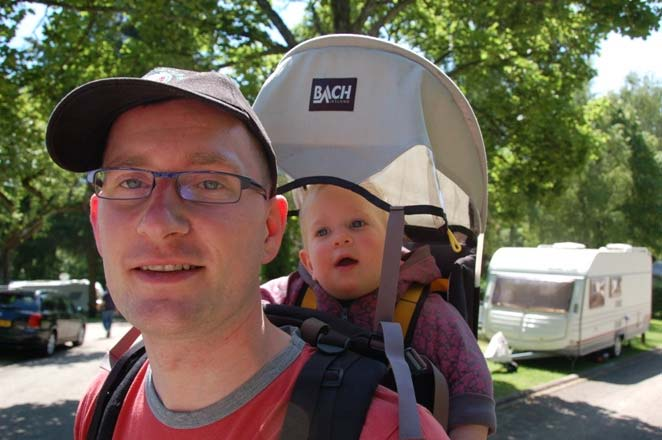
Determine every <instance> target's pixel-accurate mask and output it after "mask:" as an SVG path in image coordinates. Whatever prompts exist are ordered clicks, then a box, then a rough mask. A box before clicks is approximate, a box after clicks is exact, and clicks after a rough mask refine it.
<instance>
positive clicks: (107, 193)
mask: <svg viewBox="0 0 662 440" xmlns="http://www.w3.org/2000/svg"><path fill="white" fill-rule="evenodd" d="M93 183H94V192H95V193H96V194H97V195H98V196H99V197H102V198H105V199H116V200H131V199H141V198H144V197H147V196H149V194H150V192H151V191H152V187H153V185H154V175H152V173H150V172H149V171H141V170H121V169H120V170H99V171H97V172H96V174H95V175H94V179H93Z"/></svg>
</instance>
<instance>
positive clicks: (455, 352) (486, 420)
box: [261, 248, 496, 432]
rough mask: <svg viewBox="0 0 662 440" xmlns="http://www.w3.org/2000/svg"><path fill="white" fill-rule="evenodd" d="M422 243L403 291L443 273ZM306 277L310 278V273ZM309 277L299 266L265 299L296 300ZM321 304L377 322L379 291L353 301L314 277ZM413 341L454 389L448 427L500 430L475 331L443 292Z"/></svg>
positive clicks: (430, 301) (368, 323) (266, 287)
mask: <svg viewBox="0 0 662 440" xmlns="http://www.w3.org/2000/svg"><path fill="white" fill-rule="evenodd" d="M423 249H425V248H421V249H419V250H417V251H415V252H413V253H409V254H406V255H404V257H403V262H402V264H401V266H400V279H399V281H398V295H402V294H404V293H405V292H406V291H407V289H408V288H409V286H410V285H411V284H412V283H419V284H429V283H430V282H432V281H433V280H435V279H437V278H439V277H440V276H441V274H440V272H439V269H438V268H437V266H436V264H435V262H434V258H433V257H432V256H431V255H430V254H429V252H427V251H424V250H423ZM303 277H306V278H308V277H309V276H308V275H307V274H303ZM304 283H305V282H304V280H303V279H302V274H301V273H299V272H294V273H292V274H290V275H289V276H286V277H281V278H277V279H274V280H271V281H268V282H267V283H265V284H263V285H262V287H261V294H262V299H263V300H265V301H267V302H270V303H275V304H288V305H294V304H295V303H296V300H297V296H298V293H299V292H300V291H301V289H302V287H303V285H304ZM312 287H313V291H314V293H315V296H316V299H317V308H318V309H319V310H321V311H324V312H327V313H331V314H333V315H335V316H341V317H344V318H345V319H348V320H349V321H350V322H353V323H354V324H357V325H360V326H362V327H364V328H368V329H370V328H372V322H373V318H374V313H375V308H376V304H377V292H373V293H371V294H368V295H365V296H363V297H361V298H358V299H356V300H354V301H352V302H351V303H345V302H343V303H341V302H339V301H338V300H336V299H335V298H333V297H332V296H330V295H329V294H328V293H326V292H325V291H324V289H322V288H321V286H320V285H319V284H317V283H313V286H312ZM411 345H412V346H413V347H414V349H416V351H417V352H419V353H421V354H424V355H426V356H427V357H428V358H430V360H431V361H432V362H433V363H434V364H435V365H436V366H437V368H439V370H440V371H441V372H442V373H443V375H444V377H446V380H447V381H448V387H449V393H450V402H449V403H450V405H449V406H450V411H449V419H448V420H449V423H448V425H449V431H450V430H451V429H452V428H453V427H454V426H457V425H467V424H476V425H483V426H488V427H489V430H490V432H494V431H495V430H496V412H495V406H494V399H493V397H492V396H493V395H492V377H491V375H490V372H489V370H488V368H487V364H486V362H485V358H484V357H483V354H482V353H481V351H480V348H479V347H478V344H477V343H476V339H475V338H474V335H473V333H472V332H471V330H470V329H469V327H468V326H467V324H466V322H465V321H464V319H463V318H462V316H461V315H460V314H459V312H458V311H457V310H456V309H455V308H454V307H453V306H452V305H450V304H448V303H447V302H446V301H444V299H443V298H442V297H441V296H440V295H435V294H431V295H428V296H427V298H426V300H425V303H424V304H423V307H422V309H421V313H420V315H419V317H418V320H417V321H416V326H415V328H414V335H413V339H412V341H411Z"/></svg>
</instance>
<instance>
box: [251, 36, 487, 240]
mask: <svg viewBox="0 0 662 440" xmlns="http://www.w3.org/2000/svg"><path fill="white" fill-rule="evenodd" d="M254 107H255V111H256V112H257V113H258V115H259V117H260V119H261V121H262V123H263V125H264V127H265V128H266V130H267V133H269V136H270V137H271V140H272V142H273V145H274V149H275V150H276V155H277V157H278V162H279V166H280V168H281V171H282V172H284V173H285V174H286V175H288V176H289V177H290V178H292V179H300V178H304V177H309V176H333V177H338V178H341V179H345V180H348V181H351V182H354V183H357V184H358V183H361V182H364V181H366V180H369V181H371V182H374V183H375V184H376V185H377V186H378V187H379V189H380V190H381V191H382V192H383V194H382V196H383V199H384V200H385V201H386V202H388V203H389V204H391V205H397V206H409V205H433V206H438V207H442V208H443V209H444V211H445V212H446V215H447V218H448V222H449V224H451V225H460V226H464V227H467V228H469V229H471V230H472V231H473V232H474V233H477V234H480V233H482V232H484V230H485V222H486V218H487V166H486V158H485V148H484V145H483V140H482V137H481V133H480V128H479V126H478V123H477V121H476V118H475V116H474V113H473V111H472V110H471V107H470V106H469V103H468V102H467V100H466V98H465V97H464V96H463V95H462V93H461V92H460V90H459V89H458V88H457V86H456V85H455V84H454V83H453V82H452V81H451V80H450V79H449V78H448V77H447V76H446V75H445V74H444V73H443V72H441V70H439V69H438V68H437V67H436V66H434V65H433V64H432V63H430V62H429V61H427V60H425V59H424V58H422V57H420V56H419V55H417V54H415V53H414V52H412V51H410V50H408V49H405V48H403V47H400V46H398V45H395V44H392V43H389V42H385V41H382V40H378V39H375V38H371V37H365V36H358V35H330V36H324V37H320V38H315V39H312V40H309V41H306V42H305V43H302V44H300V45H298V46H297V47H295V48H294V49H292V50H291V51H290V52H289V53H287V54H286V55H285V57H284V58H283V59H282V61H281V62H280V63H279V64H278V66H277V68H276V70H275V71H274V73H273V74H272V75H271V76H270V77H269V79H268V80H267V82H266V83H265V84H264V86H263V88H262V90H261V91H260V93H259V95H258V97H257V99H256V101H255V105H254ZM416 217H419V216H412V217H411V218H409V217H408V218H407V222H408V223H412V224H421V223H423V224H424V223H428V224H425V225H426V226H430V224H429V220H425V221H422V222H419V221H417V220H416ZM434 226H438V224H435V225H434Z"/></svg>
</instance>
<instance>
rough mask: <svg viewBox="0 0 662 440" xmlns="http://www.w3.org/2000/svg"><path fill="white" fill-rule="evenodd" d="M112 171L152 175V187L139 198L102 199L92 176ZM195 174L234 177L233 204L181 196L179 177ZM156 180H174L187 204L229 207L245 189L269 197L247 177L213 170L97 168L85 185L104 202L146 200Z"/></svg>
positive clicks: (178, 191)
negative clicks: (236, 181)
mask: <svg viewBox="0 0 662 440" xmlns="http://www.w3.org/2000/svg"><path fill="white" fill-rule="evenodd" d="M114 170H124V171H140V172H145V173H150V174H151V175H152V177H153V178H152V187H151V188H150V189H149V192H148V193H147V194H146V195H144V196H141V197H130V198H111V197H104V196H102V195H101V194H99V193H98V192H97V186H96V185H95V184H94V176H95V175H96V174H97V173H98V172H102V171H103V172H105V171H114ZM195 173H208V174H218V175H223V176H232V177H236V178H238V179H239V181H240V182H241V187H240V188H241V189H240V191H239V196H238V197H237V200H235V201H233V202H205V201H201V200H191V199H187V198H186V197H184V196H183V195H182V192H181V189H180V188H181V186H180V185H179V176H181V175H182V174H195ZM157 178H162V179H175V187H176V188H177V195H178V196H179V197H180V198H181V199H182V200H186V201H188V202H194V203H204V204H209V205H229V204H233V203H238V202H239V200H241V194H242V193H243V192H244V190H245V189H254V190H256V191H257V192H258V194H260V195H261V196H262V197H264V199H265V200H268V199H269V197H268V196H267V190H266V188H265V187H264V186H262V185H260V184H259V183H257V182H256V181H255V180H253V179H251V178H250V177H247V176H242V175H240V174H234V173H227V172H225V171H213V170H190V171H152V170H146V169H144V168H133V167H108V168H97V169H94V170H91V171H89V172H88V173H87V177H86V180H87V183H89V184H90V185H92V188H93V191H94V194H96V196H97V197H99V198H101V199H105V200H142V199H147V198H149V196H151V195H152V193H153V192H154V188H156V179H157Z"/></svg>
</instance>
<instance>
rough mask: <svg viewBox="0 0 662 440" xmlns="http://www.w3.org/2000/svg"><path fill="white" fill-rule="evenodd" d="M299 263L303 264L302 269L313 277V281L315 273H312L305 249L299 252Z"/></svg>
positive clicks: (308, 256)
mask: <svg viewBox="0 0 662 440" xmlns="http://www.w3.org/2000/svg"><path fill="white" fill-rule="evenodd" d="M299 261H301V264H303V267H305V268H306V270H307V271H308V273H309V274H310V276H311V277H313V279H315V273H314V272H313V264H312V262H311V261H310V254H309V253H308V251H307V250H306V249H301V250H300V251H299Z"/></svg>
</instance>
